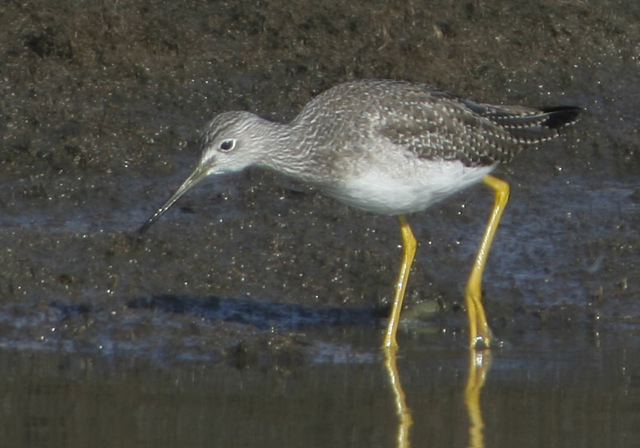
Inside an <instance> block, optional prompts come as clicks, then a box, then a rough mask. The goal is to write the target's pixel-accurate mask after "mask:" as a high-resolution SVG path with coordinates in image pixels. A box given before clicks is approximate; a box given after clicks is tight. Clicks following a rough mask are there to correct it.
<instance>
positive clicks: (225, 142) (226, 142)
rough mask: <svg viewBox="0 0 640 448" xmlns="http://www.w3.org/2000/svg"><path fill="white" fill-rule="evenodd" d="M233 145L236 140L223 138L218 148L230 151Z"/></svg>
mask: <svg viewBox="0 0 640 448" xmlns="http://www.w3.org/2000/svg"><path fill="white" fill-rule="evenodd" d="M235 146H236V141H235V140H234V139H232V138H230V139H228V140H223V141H222V143H220V150H221V151H231V150H232V149H233V148H235Z"/></svg>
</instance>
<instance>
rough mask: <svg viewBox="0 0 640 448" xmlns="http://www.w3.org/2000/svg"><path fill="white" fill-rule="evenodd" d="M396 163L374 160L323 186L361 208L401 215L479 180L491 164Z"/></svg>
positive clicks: (423, 206) (341, 199) (344, 200)
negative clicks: (380, 163) (339, 180)
mask: <svg viewBox="0 0 640 448" xmlns="http://www.w3.org/2000/svg"><path fill="white" fill-rule="evenodd" d="M405 161H406V159H405ZM400 165H402V166H393V164H391V165H389V164H386V165H378V164H375V163H374V164H372V165H370V166H369V167H367V169H365V170H361V172H360V173H359V174H355V175H353V176H351V177H349V178H347V179H345V180H344V181H343V182H341V183H339V184H336V185H334V186H328V187H325V188H324V189H323V190H324V191H325V192H326V193H327V194H329V195H330V196H333V197H335V198H336V199H338V200H340V201H342V202H344V203H346V204H348V205H351V206H353V207H356V208H360V209H362V210H367V211H370V212H374V213H380V214H385V215H401V214H407V213H413V212H417V211H421V210H424V209H426V208H428V207H430V206H431V205H433V204H435V203H436V202H438V201H441V200H443V199H445V198H447V197H448V196H451V195H452V194H454V193H456V192H458V191H460V190H463V189H465V188H467V187H469V186H471V185H473V184H475V183H478V182H480V181H481V180H482V178H483V177H484V176H486V175H487V174H489V173H490V172H491V171H492V170H493V169H494V168H495V166H483V167H467V166H464V164H463V163H462V162H458V161H438V162H435V161H428V160H414V161H412V163H407V164H400Z"/></svg>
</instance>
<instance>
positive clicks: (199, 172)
mask: <svg viewBox="0 0 640 448" xmlns="http://www.w3.org/2000/svg"><path fill="white" fill-rule="evenodd" d="M205 177H207V172H206V171H205V170H204V169H203V168H201V167H197V168H196V169H195V170H194V171H193V173H191V175H190V176H189V177H188V178H187V180H185V181H184V182H183V183H182V185H180V188H178V190H177V191H176V192H175V193H173V196H171V197H170V198H169V200H168V201H167V202H165V204H164V205H163V206H162V207H160V208H159V209H158V210H157V211H156V212H155V213H154V214H153V215H152V216H151V217H150V218H149V219H148V220H147V222H145V223H144V224H142V226H141V227H140V228H139V229H138V233H139V234H143V233H144V232H146V231H147V230H148V229H149V227H151V225H152V224H153V223H154V222H156V221H157V220H158V219H159V218H160V217H161V216H162V215H164V212H166V211H167V210H169V209H170V208H171V206H172V205H173V204H175V203H176V201H177V200H178V199H180V198H181V197H182V195H184V194H185V193H186V192H187V191H189V190H190V189H191V188H192V187H193V186H195V185H196V184H198V183H199V182H200V181H201V180H203V179H204V178H205Z"/></svg>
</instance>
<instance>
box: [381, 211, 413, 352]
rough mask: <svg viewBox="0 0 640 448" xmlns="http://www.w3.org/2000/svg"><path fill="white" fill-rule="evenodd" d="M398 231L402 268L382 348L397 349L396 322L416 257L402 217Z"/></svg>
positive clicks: (411, 239) (407, 228) (407, 226)
mask: <svg viewBox="0 0 640 448" xmlns="http://www.w3.org/2000/svg"><path fill="white" fill-rule="evenodd" d="M400 231H401V232H402V245H403V247H404V255H403V256H402V266H401V267H400V274H399V275H398V281H397V283H396V292H395V298H394V299H393V309H392V310H391V316H389V323H388V324H387V333H386V335H385V337H384V344H383V347H387V348H388V347H397V346H398V341H397V340H396V333H397V332H398V322H400V312H401V311H402V302H403V300H404V293H405V290H406V289H407V282H408V281H409V272H410V271H411V265H412V264H413V259H414V257H415V255H416V247H417V242H416V238H415V237H414V236H413V232H412V231H411V227H410V226H409V223H408V222H407V219H406V218H405V217H404V216H400Z"/></svg>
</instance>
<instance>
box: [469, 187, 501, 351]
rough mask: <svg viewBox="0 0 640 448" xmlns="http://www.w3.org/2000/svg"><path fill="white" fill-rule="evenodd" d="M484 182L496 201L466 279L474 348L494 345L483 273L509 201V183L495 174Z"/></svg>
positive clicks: (470, 330)
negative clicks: (483, 300)
mask: <svg viewBox="0 0 640 448" xmlns="http://www.w3.org/2000/svg"><path fill="white" fill-rule="evenodd" d="M483 182H484V184H485V185H487V186H488V187H490V188H491V189H492V190H493V191H494V194H495V202H494V205H493V210H492V211H491V216H490V217H489V223H488V224H487V229H486V230H485V232H484V236H483V237H482V242H481V243H480V248H479V249H478V255H476V260H475V262H474V264H473V269H472V270H471V275H470V276H469V281H468V283H467V289H466V293H465V302H466V305H467V313H468V315H469V345H470V347H471V348H476V347H485V348H489V346H490V345H491V337H492V336H491V329H490V328H489V324H488V323H487V316H486V313H485V311H484V307H483V306H482V275H483V273H484V268H485V266H486V264H487V258H488V257H489V251H490V250H491V244H492V243H493V238H494V237H495V234H496V230H497V229H498V225H499V224H500V219H501V218H502V214H503V213H504V209H505V207H506V206H507V202H508V201H509V184H508V183H506V182H504V181H502V180H500V179H498V178H495V177H493V176H485V178H484V179H483Z"/></svg>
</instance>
